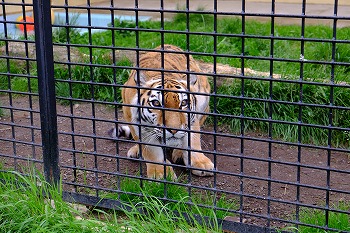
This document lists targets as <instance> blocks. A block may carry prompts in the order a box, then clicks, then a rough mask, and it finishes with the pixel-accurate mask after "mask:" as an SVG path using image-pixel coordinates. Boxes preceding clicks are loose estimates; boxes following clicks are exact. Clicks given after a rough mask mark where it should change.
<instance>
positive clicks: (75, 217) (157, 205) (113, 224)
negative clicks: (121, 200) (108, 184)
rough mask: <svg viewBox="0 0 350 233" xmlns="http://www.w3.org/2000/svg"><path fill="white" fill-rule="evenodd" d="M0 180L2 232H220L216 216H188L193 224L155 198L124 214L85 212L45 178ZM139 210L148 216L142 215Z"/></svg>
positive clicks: (1, 175)
mask: <svg viewBox="0 0 350 233" xmlns="http://www.w3.org/2000/svg"><path fill="white" fill-rule="evenodd" d="M0 180H1V182H0V200H1V202H0V219H1V221H0V229H1V232H42V233H44V232H47V233H49V232H50V233H54V232H83V233H85V232H91V233H93V232H140V233H142V232H166V233H167V232H193V231H195V232H209V231H210V232H221V230H220V226H219V225H218V224H217V222H216V221H215V216H214V215H212V219H213V221H212V224H211V225H210V226H209V225H208V224H202V223H201V222H198V221H197V220H196V219H195V217H194V215H192V214H189V218H190V219H191V220H193V222H192V224H191V225H190V224H189V223H188V222H187V221H186V219H185V218H184V217H182V216H178V215H176V214H175V213H174V211H172V210H171V209H169V208H168V206H167V205H165V204H164V203H162V202H160V201H159V200H158V199H156V198H152V197H148V198H146V199H144V200H143V201H142V202H138V203H137V204H136V205H129V210H121V212H106V211H103V210H98V209H95V212H85V213H82V212H79V211H78V210H77V208H76V207H74V206H73V205H71V204H69V203H66V202H64V201H63V200H62V193H60V191H59V190H62V189H59V190H58V189H57V188H56V187H53V186H51V185H49V184H48V183H46V182H45V181H44V179H43V178H42V177H34V176H28V177H26V176H23V175H21V174H19V173H14V172H13V173H1V172H0ZM43 193H46V194H47V195H46V196H44V195H43ZM48 197H50V198H48ZM140 208H142V209H143V210H144V211H145V212H147V213H148V214H147V215H144V214H141V213H140V212H139V209H140ZM177 208H178V207H176V206H175V209H177ZM181 208H183V207H181ZM189 213H190V212H189ZM125 216H126V217H125ZM215 223H216V224H215Z"/></svg>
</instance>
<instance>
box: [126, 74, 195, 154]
mask: <svg viewBox="0 0 350 233" xmlns="http://www.w3.org/2000/svg"><path fill="white" fill-rule="evenodd" d="M194 81H196V78H195V77H192V78H191V84H193V82H194ZM163 85H164V86H163ZM186 86H187V81H186V80H180V81H178V80H175V79H165V80H164V83H162V81H161V79H152V80H150V81H148V82H146V83H143V85H142V87H145V88H146V89H141V90H140V105H141V107H140V108H133V109H132V118H133V122H139V120H140V121H141V124H142V126H141V139H142V141H144V142H146V143H155V144H163V143H165V144H166V145H169V146H173V147H181V146H183V143H184V142H186V140H187V135H188V133H187V132H186V130H189V129H190V127H189V124H190V125H192V124H193V123H194V121H195V120H196V118H195V114H194V113H193V112H195V109H196V99H195V96H194V95H193V94H190V93H188V88H186ZM133 102H134V104H137V96H136V97H135V99H134V101H133ZM191 111H192V112H191ZM139 114H140V116H139ZM134 129H135V132H136V134H137V135H138V136H139V133H140V131H139V129H138V127H137V126H134Z"/></svg>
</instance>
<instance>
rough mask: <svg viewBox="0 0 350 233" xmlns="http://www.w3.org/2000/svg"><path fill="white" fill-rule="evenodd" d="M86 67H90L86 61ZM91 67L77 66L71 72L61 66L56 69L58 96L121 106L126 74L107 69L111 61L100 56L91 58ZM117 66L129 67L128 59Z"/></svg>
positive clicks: (121, 71) (63, 101)
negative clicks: (116, 103)
mask: <svg viewBox="0 0 350 233" xmlns="http://www.w3.org/2000/svg"><path fill="white" fill-rule="evenodd" d="M86 63H89V61H86ZM92 64H94V65H92V66H83V65H76V66H73V67H71V68H70V69H68V68H67V67H63V66H60V65H58V66H56V67H55V77H57V78H56V80H57V82H56V94H57V96H58V97H65V98H67V97H71V98H74V99H95V100H103V101H109V102H114V101H117V102H121V89H120V85H122V84H124V83H125V82H126V80H127V78H128V76H129V71H128V70H127V69H120V68H111V67H106V66H110V65H111V64H110V60H109V59H107V58H106V55H103V54H97V55H96V56H94V57H93V61H92ZM116 66H122V67H130V66H132V63H131V62H130V61H129V60H127V59H121V60H119V61H118V62H117V63H116ZM105 84H110V85H105ZM118 85H119V86H118ZM61 103H67V101H66V100H64V99H63V100H62V101H61Z"/></svg>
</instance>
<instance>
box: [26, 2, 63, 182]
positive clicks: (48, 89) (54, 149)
mask: <svg viewBox="0 0 350 233" xmlns="http://www.w3.org/2000/svg"><path fill="white" fill-rule="evenodd" d="M33 7H34V22H35V25H34V29H35V45H36V59H37V67H38V68H37V69H38V85H39V104H40V120H41V134H42V144H43V161H44V174H45V178H46V180H47V181H48V182H50V183H51V184H58V182H59V178H60V172H59V167H58V136H57V111H56V93H55V79H54V65H53V45H52V25H51V3H50V1H47V0H34V1H33Z"/></svg>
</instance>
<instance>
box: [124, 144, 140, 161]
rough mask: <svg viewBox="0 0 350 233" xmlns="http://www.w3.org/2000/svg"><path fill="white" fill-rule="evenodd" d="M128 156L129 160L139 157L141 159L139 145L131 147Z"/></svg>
mask: <svg viewBox="0 0 350 233" xmlns="http://www.w3.org/2000/svg"><path fill="white" fill-rule="evenodd" d="M126 156H128V158H137V157H139V145H135V146H133V147H131V148H130V149H129V150H128V153H127V154H126Z"/></svg>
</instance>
